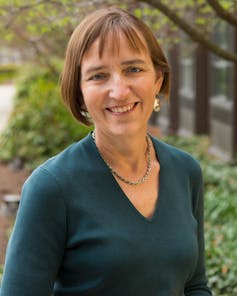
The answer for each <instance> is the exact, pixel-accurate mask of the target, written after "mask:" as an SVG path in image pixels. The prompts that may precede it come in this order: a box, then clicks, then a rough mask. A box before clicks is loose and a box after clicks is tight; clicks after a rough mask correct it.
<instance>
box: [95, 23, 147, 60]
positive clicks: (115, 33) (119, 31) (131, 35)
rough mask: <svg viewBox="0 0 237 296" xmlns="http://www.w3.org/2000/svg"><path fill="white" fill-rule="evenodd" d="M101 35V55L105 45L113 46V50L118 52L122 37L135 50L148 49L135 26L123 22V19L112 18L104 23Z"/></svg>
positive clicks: (100, 55)
mask: <svg viewBox="0 0 237 296" xmlns="http://www.w3.org/2000/svg"><path fill="white" fill-rule="evenodd" d="M100 32H101V33H100V36H99V57H100V58H101V57H102V55H103V51H104V48H105V46H108V45H109V46H111V48H112V50H113V51H114V52H115V53H116V54H118V53H119V48H120V38H121V37H125V39H126V41H127V42H128V45H129V47H130V48H131V49H132V50H133V51H134V52H141V51H144V50H148V49H147V46H146V44H145V41H144V40H143V38H142V37H141V36H140V34H139V33H138V32H137V30H136V29H135V28H133V27H132V26H131V24H130V25H128V24H126V23H124V21H123V22H121V20H119V19H118V20H112V21H111V22H108V23H104V24H103V26H102V28H101V31H100Z"/></svg>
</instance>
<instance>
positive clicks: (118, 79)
mask: <svg viewBox="0 0 237 296" xmlns="http://www.w3.org/2000/svg"><path fill="white" fill-rule="evenodd" d="M129 93H130V87H129V84H128V81H127V79H126V78H125V77H123V76H122V75H114V76H113V77H111V82H110V89H109V96H110V98H111V99H115V100H125V99H127V98H128V96H129Z"/></svg>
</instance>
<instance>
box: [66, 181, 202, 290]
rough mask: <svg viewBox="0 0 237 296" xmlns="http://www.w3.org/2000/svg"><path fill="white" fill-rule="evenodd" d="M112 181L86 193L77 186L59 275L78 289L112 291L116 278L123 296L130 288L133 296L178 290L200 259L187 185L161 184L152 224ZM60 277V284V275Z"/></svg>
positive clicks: (91, 187) (91, 183) (96, 183)
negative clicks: (64, 272)
mask: <svg viewBox="0 0 237 296" xmlns="http://www.w3.org/2000/svg"><path fill="white" fill-rule="evenodd" d="M110 182H112V184H109V183H107V182H104V183H103V184H102V183H101V180H98V179H95V180H93V179H91V180H88V185H87V186H86V188H85V187H84V188H82V187H80V186H77V187H75V188H77V189H74V191H73V192H69V194H71V195H72V197H71V198H70V200H71V203H70V205H69V208H68V211H69V212H70V215H69V217H70V220H69V221H68V240H67V245H66V248H65V256H64V258H65V259H64V260H63V262H62V265H63V268H62V270H65V271H66V272H67V274H70V275H72V277H73V278H74V280H76V281H77V282H78V285H79V286H80V287H84V285H85V283H87V284H89V285H92V286H93V285H94V286H95V287H100V285H101V287H104V288H101V289H106V287H107V288H108V290H110V291H111V289H113V288H112V287H111V286H110V285H111V283H114V279H118V281H116V285H120V284H121V285H122V286H123V288H124V289H125V291H126V287H130V288H131V290H132V291H134V293H135V294H134V293H133V294H131V295H144V288H146V291H149V289H150V288H149V287H150V285H151V286H152V287H153V288H154V291H155V290H156V291H157V289H158V288H159V286H160V287H162V286H166V287H167V289H168V287H169V288H170V289H171V290H172V289H175V290H176V291H178V290H180V289H181V290H182V288H183V286H184V284H185V281H186V280H187V279H188V278H189V276H190V275H191V274H192V272H193V271H194V269H195V266H196V261H197V256H198V255H197V254H198V243H197V238H196V227H197V222H196V220H195V219H194V217H193V214H192V207H191V202H190V192H189V187H188V184H186V185H185V184H180V186H181V187H180V188H178V190H177V188H172V186H168V185H169V184H166V183H165V182H162V180H161V184H160V186H159V188H160V189H159V200H158V201H159V202H158V203H157V205H156V207H155V211H154V212H153V216H152V219H147V218H146V217H145V216H144V215H143V214H142V213H141V212H140V211H139V210H138V209H137V208H136V207H135V206H134V205H133V204H132V202H131V200H130V199H128V198H127V196H126V195H125V193H124V192H123V190H121V188H120V186H118V184H117V183H116V182H115V181H112V179H111V180H110ZM113 182H114V183H113ZM85 189H86V191H85ZM167 274H168V275H169V276H168V277H167ZM144 275H148V277H147V279H145V278H144ZM61 276H62V280H63V276H64V274H62V275H61ZM140 285H142V286H141V287H140ZM154 285H155V286H154ZM176 285H177V286H176ZM121 289H122V288H121ZM181 290H180V291H181ZM115 291H118V287H117V289H115ZM121 291H122V290H121ZM139 291H143V292H142V293H143V294H139V293H140V292H139ZM151 292H152V291H151ZM92 295H93V294H92ZM95 295H98V294H95ZM114 295H116V294H114ZM124 295H125V294H124ZM129 295H130V294H129ZM149 295H152V293H150V294H149ZM153 295H155V294H153ZM161 295H162V294H161ZM164 295H167V294H164ZM170 295H171V294H170ZM177 295H178V294H177Z"/></svg>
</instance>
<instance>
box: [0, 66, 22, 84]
mask: <svg viewBox="0 0 237 296" xmlns="http://www.w3.org/2000/svg"><path fill="white" fill-rule="evenodd" d="M18 71H19V66H18V65H15V64H12V65H11V64H10V65H9V64H7V65H0V84H3V83H9V82H11V81H12V80H13V79H14V78H15V77H16V75H17V73H18Z"/></svg>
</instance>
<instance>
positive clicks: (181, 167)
mask: <svg viewBox="0 0 237 296" xmlns="http://www.w3.org/2000/svg"><path fill="white" fill-rule="evenodd" d="M152 141H153V144H154V147H155V150H156V153H157V156H158V159H159V160H160V161H162V163H163V165H165V166H166V167H170V169H172V170H176V171H177V172H180V173H188V174H189V175H191V176H193V177H194V178H198V179H200V177H201V167H200V164H199V162H198V161H197V159H195V158H194V157H193V156H192V155H191V154H189V153H187V152H186V151H184V150H181V149H179V148H177V147H174V146H172V145H169V144H167V143H165V142H163V141H160V140H158V139H156V138H153V137H152Z"/></svg>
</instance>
